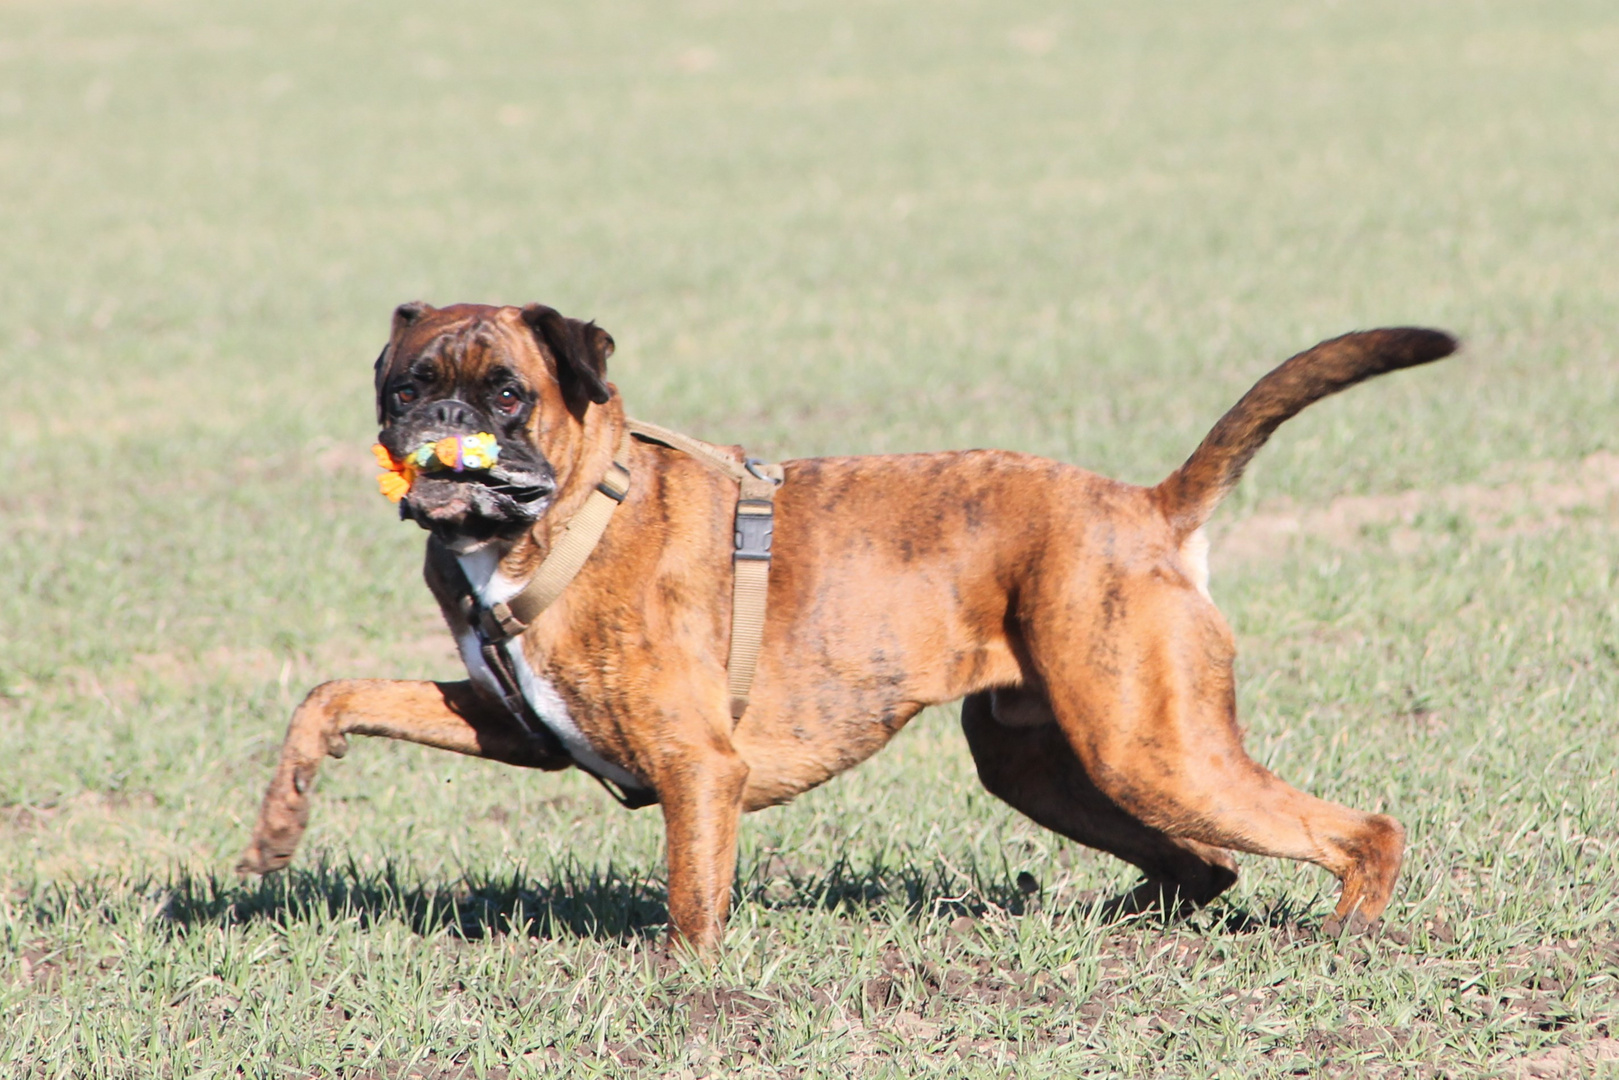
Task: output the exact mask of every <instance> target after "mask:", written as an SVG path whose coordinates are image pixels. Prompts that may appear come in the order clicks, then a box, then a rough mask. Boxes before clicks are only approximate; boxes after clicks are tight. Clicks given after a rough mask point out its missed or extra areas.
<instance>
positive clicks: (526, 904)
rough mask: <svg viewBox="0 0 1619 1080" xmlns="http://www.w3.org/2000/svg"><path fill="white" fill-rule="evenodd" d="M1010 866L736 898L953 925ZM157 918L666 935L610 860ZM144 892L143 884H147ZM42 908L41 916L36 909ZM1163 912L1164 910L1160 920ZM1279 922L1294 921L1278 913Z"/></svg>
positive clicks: (375, 878) (230, 898)
mask: <svg viewBox="0 0 1619 1080" xmlns="http://www.w3.org/2000/svg"><path fill="white" fill-rule="evenodd" d="M1020 884H1021V883H1020V882H1018V881H1015V880H1014V879H1013V878H1012V877H1011V875H1010V874H1005V873H1001V874H980V873H978V872H977V871H976V870H971V871H970V874H969V876H966V877H964V876H963V875H961V874H960V873H958V872H956V871H955V870H954V869H951V868H945V867H942V866H930V865H926V864H922V863H916V862H900V863H898V864H890V863H887V862H885V861H883V860H882V859H880V858H879V859H877V860H874V861H872V862H869V863H866V864H863V865H857V864H855V863H852V862H850V861H848V860H846V859H839V860H837V861H836V862H834V863H833V864H832V865H831V866H830V867H827V868H825V869H824V870H817V871H813V872H810V873H807V874H804V875H799V874H795V873H793V872H792V871H790V870H784V869H783V868H782V867H781V866H780V865H779V864H776V865H771V864H770V863H767V862H761V863H757V864H754V865H752V866H744V867H742V868H741V873H740V874H739V875H738V885H737V887H736V890H735V891H734V893H733V905H734V906H740V905H753V906H757V907H761V908H764V909H767V910H774V911H794V910H796V911H806V912H807V911H828V912H835V913H836V914H837V915H838V916H840V917H841V918H845V919H850V920H856V921H859V920H869V921H873V922H876V921H881V922H892V921H894V920H895V919H896V918H899V919H903V920H905V921H909V922H911V923H913V924H917V925H922V924H926V923H930V922H935V923H943V924H947V925H948V924H954V923H955V922H956V921H957V920H960V919H961V918H963V917H964V916H965V917H966V918H969V919H977V918H980V917H982V916H984V915H985V914H986V913H989V912H991V911H992V910H998V911H1001V912H1004V913H1006V914H1009V915H1022V914H1024V913H1025V911H1027V910H1029V908H1030V907H1031V906H1032V905H1034V904H1037V903H1039V902H1040V901H1039V900H1038V899H1037V898H1036V897H1035V896H1033V895H1031V894H1030V892H1029V891H1028V889H1027V887H1026V885H1024V886H1023V887H1020ZM149 890H150V892H151V893H152V894H153V895H154V896H155V897H156V899H157V901H158V913H159V917H160V918H161V919H162V920H163V921H164V922H165V923H166V924H167V925H169V926H170V927H172V928H173V929H174V930H176V931H177V932H180V933H185V932H187V931H189V930H191V929H193V928H200V927H209V926H221V925H242V924H251V923H273V924H278V925H290V924H297V923H315V922H323V921H330V920H354V921H355V922H356V923H357V924H358V925H359V926H360V927H362V928H364V927H369V926H371V925H373V924H376V923H381V922H389V921H395V922H402V923H404V924H406V925H407V926H409V927H410V928H411V929H412V930H413V931H414V932H415V933H417V934H420V935H422V936H424V937H432V936H438V935H447V936H450V937H454V938H461V939H465V940H478V939H482V938H487V937H491V936H503V935H522V936H526V937H531V938H541V939H566V938H578V939H594V940H599V941H618V942H625V941H629V940H632V939H654V938H658V937H661V936H662V935H663V934H664V933H665V931H666V930H667V928H668V921H669V915H668V907H667V903H666V897H665V884H664V881H663V880H662V879H661V878H660V877H657V876H654V875H652V874H650V873H647V872H646V871H645V870H642V869H625V868H622V867H618V866H615V865H614V864H612V863H608V864H607V865H605V866H587V865H585V864H583V863H578V862H570V863H566V864H561V865H558V866H555V867H553V868H551V873H550V874H549V876H548V879H547V880H540V881H536V880H531V879H530V878H529V875H528V874H527V873H526V872H525V871H524V870H522V869H517V870H514V871H512V872H510V873H508V874H505V875H496V874H492V873H488V872H480V871H470V872H467V873H465V874H463V875H462V877H461V878H460V879H459V880H458V881H444V880H442V879H441V880H438V881H432V880H425V881H424V880H421V879H420V878H418V877H417V876H416V875H414V874H412V873H411V872H409V871H408V870H407V869H405V868H402V867H399V866H396V865H394V864H391V863H385V864H383V865H382V866H381V867H379V868H368V867H362V866H360V865H358V864H356V863H353V862H349V863H343V864H334V863H330V862H325V861H320V862H315V863H313V864H309V865H306V866H302V867H295V868H293V869H291V870H288V871H282V872H280V873H276V874H271V875H269V876H267V877H264V878H260V879H257V880H253V881H241V880H239V879H237V878H235V877H226V876H220V875H214V874H191V873H186V872H180V873H177V874H175V875H173V876H172V877H170V878H169V879H168V880H167V881H165V882H161V883H159V882H154V883H152V884H151V885H150V886H149ZM143 891H145V890H143ZM1103 899H1104V897H1103V896H1102V894H1100V893H1098V894H1096V896H1095V898H1094V900H1095V902H1094V903H1091V902H1088V901H1084V900H1082V901H1080V902H1077V903H1070V904H1069V905H1068V907H1067V911H1066V914H1065V915H1061V916H1059V917H1060V918H1063V919H1064V920H1065V921H1066V920H1072V921H1075V922H1086V921H1095V922H1097V923H1098V924H1108V923H1113V922H1115V921H1116V920H1115V919H1112V918H1109V917H1107V916H1106V915H1102V916H1098V915H1097V911H1098V910H1099V908H1100V907H1105V904H1103V903H1102V901H1103ZM39 914H41V915H44V916H47V917H48V913H47V912H45V911H41V912H40V913H39ZM1270 914H1271V917H1269V918H1263V919H1255V918H1253V917H1252V916H1250V915H1249V914H1248V913H1246V912H1243V911H1239V910H1234V909H1224V910H1223V911H1221V910H1219V909H1216V910H1215V911H1208V912H1204V913H1202V914H1201V916H1200V917H1199V918H1198V920H1197V921H1198V922H1200V923H1206V924H1208V926H1207V928H1208V929H1216V930H1218V931H1223V932H1225V933H1245V932H1250V931H1253V930H1257V929H1261V928H1263V927H1265V926H1269V925H1274V924H1275V923H1276V922H1277V914H1278V913H1276V912H1272V913H1270ZM1160 918H1161V917H1160ZM1281 919H1282V921H1284V922H1287V921H1290V920H1289V918H1288V916H1287V914H1285V913H1283V914H1282V915H1281Z"/></svg>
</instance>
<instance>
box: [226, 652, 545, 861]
mask: <svg viewBox="0 0 1619 1080" xmlns="http://www.w3.org/2000/svg"><path fill="white" fill-rule="evenodd" d="M351 734H353V735H380V736H382V737H383V738H388V739H400V740H403V741H405V742H413V743H420V744H422V745H423V746H432V747H436V748H438V749H440V750H454V751H455V752H456V753H458V754H469V755H471V756H473V757H485V758H492V759H494V760H496V761H504V762H506V763H507V764H509V765H523V766H527V767H529V768H537V769H560V768H564V767H566V766H567V765H568V764H569V762H568V759H566V758H558V757H553V756H550V755H548V754H546V753H545V752H544V749H543V746H542V744H541V743H539V742H538V741H536V740H533V739H530V738H529V737H528V736H527V735H526V734H525V733H524V732H523V731H522V730H521V729H519V728H518V727H517V725H515V724H513V723H512V721H511V719H510V718H509V717H508V716H507V715H506V714H505V713H504V712H503V711H501V709H500V707H499V706H496V705H492V704H491V703H490V702H489V701H488V699H486V698H484V697H482V696H481V695H480V694H479V693H478V692H477V691H476V690H475V689H474V688H473V686H472V684H471V683H469V682H455V683H433V682H403V681H392V680H386V679H343V680H340V681H337V682H329V683H323V684H322V685H320V686H317V687H316V688H315V689H314V690H312V691H310V694H309V696H308V697H306V698H305V699H304V701H303V704H302V705H299V706H298V708H297V711H295V712H294V713H293V714H292V722H291V723H290V724H289V725H288V726H287V737H286V739H285V740H284V741H283V742H282V744H281V762H280V764H279V765H278V766H277V767H276V772H275V778H274V779H272V780H271V781H270V787H269V790H267V791H266V792H265V793H264V802H263V804H262V805H261V806H260V808H259V819H258V823H257V824H256V825H254V827H253V840H252V842H251V843H250V844H249V845H248V848H247V851H246V852H245V853H244V854H243V855H242V859H241V862H239V863H238V864H237V866H236V869H237V872H238V873H243V874H266V873H269V872H270V871H271V870H279V869H281V868H282V867H283V866H286V865H287V863H288V862H290V861H291V859H292V854H293V852H294V851H295V850H297V847H298V841H299V840H300V839H302V838H303V835H304V829H305V828H306V827H307V826H308V824H309V790H310V788H311V787H312V786H313V784H314V782H315V772H316V770H317V769H319V768H320V759H321V758H323V757H325V756H326V755H328V754H330V755H331V756H332V757H342V756H343V755H344V754H345V753H346V752H347V751H348V741H347V739H346V738H345V736H347V735H351Z"/></svg>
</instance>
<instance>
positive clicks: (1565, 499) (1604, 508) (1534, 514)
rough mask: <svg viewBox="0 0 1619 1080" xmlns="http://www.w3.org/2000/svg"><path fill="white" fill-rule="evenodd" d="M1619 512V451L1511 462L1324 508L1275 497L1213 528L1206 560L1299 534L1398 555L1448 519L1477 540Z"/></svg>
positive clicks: (1235, 560)
mask: <svg viewBox="0 0 1619 1080" xmlns="http://www.w3.org/2000/svg"><path fill="white" fill-rule="evenodd" d="M1616 517H1619V453H1612V452H1610V451H1606V450H1603V451H1598V452H1597V453H1595V454H1592V455H1590V456H1589V457H1587V458H1585V459H1584V460H1583V461H1580V462H1579V463H1578V464H1574V465H1570V464H1567V463H1565V462H1551V461H1543V462H1533V463H1528V464H1522V465H1515V466H1511V467H1509V468H1504V469H1503V470H1501V472H1500V473H1499V474H1498V475H1497V476H1496V477H1495V478H1494V479H1493V480H1489V481H1486V482H1482V483H1477V484H1454V485H1450V486H1448V487H1442V488H1437V489H1429V490H1412V491H1404V492H1400V493H1399V494H1397V495H1344V496H1341V497H1340V498H1337V499H1334V500H1332V501H1331V502H1330V503H1328V504H1327V505H1326V506H1323V507H1305V506H1299V505H1297V504H1295V503H1293V502H1291V501H1288V500H1278V501H1277V502H1274V503H1270V504H1267V505H1266V506H1265V507H1263V508H1261V509H1260V510H1259V511H1257V512H1255V513H1254V514H1251V515H1249V516H1248V517H1246V518H1243V519H1242V520H1241V521H1236V522H1233V523H1232V524H1230V525H1228V526H1225V527H1224V528H1220V527H1218V526H1216V527H1215V528H1214V530H1213V532H1214V535H1213V537H1212V551H1211V557H1212V558H1213V560H1214V562H1215V564H1216V565H1218V566H1225V567H1231V566H1240V565H1243V564H1245V563H1251V562H1257V561H1259V560H1261V559H1267V558H1275V557H1276V556H1278V555H1280V554H1282V553H1284V552H1285V551H1287V549H1288V548H1289V547H1290V546H1291V545H1292V544H1294V543H1295V542H1297V541H1298V540H1300V539H1303V538H1314V539H1320V540H1325V541H1326V542H1327V543H1329V544H1331V545H1333V546H1335V547H1342V548H1355V547H1361V546H1364V545H1365V544H1367V543H1368V541H1369V540H1372V539H1383V540H1384V542H1386V543H1387V545H1388V547H1389V548H1390V549H1391V550H1393V551H1395V552H1396V553H1402V554H1403V553H1409V552H1412V551H1415V550H1417V549H1418V548H1420V547H1421V546H1422V545H1423V544H1424V542H1425V538H1426V537H1427V536H1429V535H1432V534H1434V533H1436V532H1438V533H1441V534H1442V533H1444V532H1445V531H1446V529H1445V525H1447V524H1448V525H1450V526H1453V527H1454V528H1462V529H1466V530H1467V531H1468V532H1470V533H1471V534H1472V535H1474V536H1477V537H1479V538H1481V539H1501V538H1504V537H1510V536H1522V535H1531V534H1535V533H1542V532H1548V531H1551V530H1554V529H1562V528H1568V527H1570V526H1573V525H1575V524H1577V523H1579V522H1581V521H1588V520H1591V519H1592V518H1604V519H1611V518H1616ZM1419 525H1420V526H1423V527H1422V528H1419ZM1451 531H1454V529H1452V530H1451Z"/></svg>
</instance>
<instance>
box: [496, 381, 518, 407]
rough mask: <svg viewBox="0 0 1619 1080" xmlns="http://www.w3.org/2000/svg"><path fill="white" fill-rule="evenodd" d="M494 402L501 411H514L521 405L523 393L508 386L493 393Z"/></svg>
mask: <svg viewBox="0 0 1619 1080" xmlns="http://www.w3.org/2000/svg"><path fill="white" fill-rule="evenodd" d="M495 404H496V405H498V406H500V411H501V412H505V413H514V412H516V411H517V410H518V409H521V408H522V407H523V395H521V394H519V393H518V392H517V389H516V387H511V386H508V387H506V388H505V389H504V390H502V391H501V392H500V393H498V394H496V395H495Z"/></svg>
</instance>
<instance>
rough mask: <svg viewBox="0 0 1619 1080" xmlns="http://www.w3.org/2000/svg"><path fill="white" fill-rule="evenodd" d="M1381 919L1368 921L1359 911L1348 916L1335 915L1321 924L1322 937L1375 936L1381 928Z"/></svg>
mask: <svg viewBox="0 0 1619 1080" xmlns="http://www.w3.org/2000/svg"><path fill="white" fill-rule="evenodd" d="M1382 925H1383V921H1382V920H1381V919H1368V918H1367V917H1366V916H1364V915H1362V914H1361V913H1360V912H1359V911H1358V910H1357V911H1351V912H1350V913H1349V914H1348V915H1343V916H1340V915H1333V916H1331V917H1329V918H1328V919H1327V921H1326V922H1324V923H1322V924H1321V936H1322V937H1327V938H1341V937H1344V936H1345V935H1348V936H1350V937H1360V936H1362V935H1364V934H1374V933H1376V932H1377V931H1378V929H1379V928H1381V927H1382Z"/></svg>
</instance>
